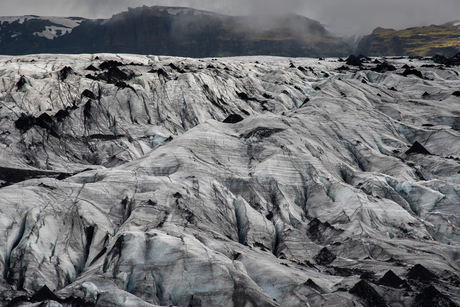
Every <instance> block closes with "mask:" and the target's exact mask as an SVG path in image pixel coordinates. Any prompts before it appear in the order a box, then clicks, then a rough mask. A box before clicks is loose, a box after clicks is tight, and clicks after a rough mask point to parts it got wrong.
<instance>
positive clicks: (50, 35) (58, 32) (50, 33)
mask: <svg viewBox="0 0 460 307" xmlns="http://www.w3.org/2000/svg"><path fill="white" fill-rule="evenodd" d="M70 32H72V29H70V28H63V27H56V26H51V27H45V31H42V32H34V35H36V36H41V37H45V38H47V39H54V38H56V37H58V36H62V35H64V34H67V33H70Z"/></svg>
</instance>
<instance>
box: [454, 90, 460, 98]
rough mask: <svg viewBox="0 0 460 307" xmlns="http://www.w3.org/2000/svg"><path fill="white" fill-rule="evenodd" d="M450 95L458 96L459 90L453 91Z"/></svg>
mask: <svg viewBox="0 0 460 307" xmlns="http://www.w3.org/2000/svg"><path fill="white" fill-rule="evenodd" d="M452 96H456V97H460V91H455V92H453V93H452Z"/></svg>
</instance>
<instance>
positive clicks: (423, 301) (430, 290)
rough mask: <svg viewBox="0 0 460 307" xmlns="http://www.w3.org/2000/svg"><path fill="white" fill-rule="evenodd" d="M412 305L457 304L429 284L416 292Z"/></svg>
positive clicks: (445, 306) (454, 306)
mask: <svg viewBox="0 0 460 307" xmlns="http://www.w3.org/2000/svg"><path fill="white" fill-rule="evenodd" d="M412 307H457V304H455V303H454V302H452V301H451V300H450V299H449V298H448V297H447V296H445V295H444V294H442V293H441V292H439V290H438V289H436V288H435V287H433V286H429V287H427V288H425V289H423V290H422V291H421V292H420V293H419V294H417V296H416V297H415V299H414V301H413V303H412Z"/></svg>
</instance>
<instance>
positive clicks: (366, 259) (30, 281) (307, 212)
mask: <svg viewBox="0 0 460 307" xmlns="http://www.w3.org/2000/svg"><path fill="white" fill-rule="evenodd" d="M349 62H351V60H350V61H349ZM361 62H362V63H361V65H360V66H352V65H347V64H346V63H345V62H344V61H340V60H337V59H327V60H318V59H312V58H295V59H288V58H284V57H264V56H258V57H232V58H219V59H212V58H207V59H192V58H179V57H167V56H141V55H130V54H94V55H90V54H83V55H52V54H41V55H28V56H18V57H12V56H1V57H0V76H1V80H2V82H0V149H1V150H0V180H1V187H0V225H1V227H0V246H1V248H0V271H1V272H2V275H1V276H0V304H2V305H3V306H5V305H7V306H120V307H121V306H160V305H161V306H171V305H173V306H203V307H204V306H237V307H239V306H286V307H289V306H458V305H459V304H460V293H459V291H458V289H459V286H460V267H459V266H460V243H459V241H460V195H459V191H460V156H459V153H460V93H459V88H460V77H459V76H460V68H459V67H458V66H447V65H443V64H437V63H435V62H432V61H431V60H418V59H408V58H386V59H383V58H376V59H373V60H372V62H371V61H366V60H365V59H361Z"/></svg>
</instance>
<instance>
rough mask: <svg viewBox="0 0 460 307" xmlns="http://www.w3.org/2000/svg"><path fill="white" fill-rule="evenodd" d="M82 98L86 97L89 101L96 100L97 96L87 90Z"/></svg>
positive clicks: (82, 94)
mask: <svg viewBox="0 0 460 307" xmlns="http://www.w3.org/2000/svg"><path fill="white" fill-rule="evenodd" d="M81 96H82V97H86V98H89V99H93V100H96V99H97V98H96V95H94V93H93V92H91V91H90V90H88V89H86V90H84V91H83V93H81Z"/></svg>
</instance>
